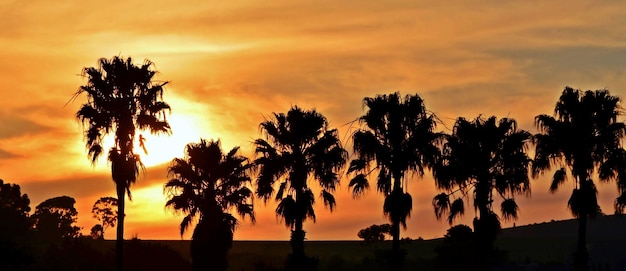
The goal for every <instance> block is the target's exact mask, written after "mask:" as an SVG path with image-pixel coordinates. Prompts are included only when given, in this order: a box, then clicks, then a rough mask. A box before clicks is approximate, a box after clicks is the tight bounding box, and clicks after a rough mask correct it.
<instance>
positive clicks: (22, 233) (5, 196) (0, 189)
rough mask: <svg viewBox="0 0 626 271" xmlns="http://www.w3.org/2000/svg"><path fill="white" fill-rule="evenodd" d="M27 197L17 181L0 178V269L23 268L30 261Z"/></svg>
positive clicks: (30, 248)
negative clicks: (6, 180) (11, 181)
mask: <svg viewBox="0 0 626 271" xmlns="http://www.w3.org/2000/svg"><path fill="white" fill-rule="evenodd" d="M29 213H30V199H29V198H28V195H26V194H22V191H21V189H20V186H19V185H17V184H11V183H4V180H2V179H0V269H1V270H23V268H22V267H23V265H24V263H25V262H30V261H32V260H33V256H34V255H32V253H31V250H32V247H31V245H32V240H31V239H32V234H31V231H30V229H31V227H32V222H31V220H30V218H29Z"/></svg>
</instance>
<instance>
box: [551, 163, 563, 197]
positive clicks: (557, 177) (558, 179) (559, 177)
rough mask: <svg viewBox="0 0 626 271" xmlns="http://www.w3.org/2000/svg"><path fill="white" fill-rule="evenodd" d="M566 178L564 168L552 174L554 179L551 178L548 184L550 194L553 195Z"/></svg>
mask: <svg viewBox="0 0 626 271" xmlns="http://www.w3.org/2000/svg"><path fill="white" fill-rule="evenodd" d="M566 178H567V173H566V171H565V168H560V169H558V170H556V171H555V172H554V177H552V183H551V184H550V193H555V192H556V191H557V189H558V188H559V186H560V185H561V184H563V183H564V182H565V180H566Z"/></svg>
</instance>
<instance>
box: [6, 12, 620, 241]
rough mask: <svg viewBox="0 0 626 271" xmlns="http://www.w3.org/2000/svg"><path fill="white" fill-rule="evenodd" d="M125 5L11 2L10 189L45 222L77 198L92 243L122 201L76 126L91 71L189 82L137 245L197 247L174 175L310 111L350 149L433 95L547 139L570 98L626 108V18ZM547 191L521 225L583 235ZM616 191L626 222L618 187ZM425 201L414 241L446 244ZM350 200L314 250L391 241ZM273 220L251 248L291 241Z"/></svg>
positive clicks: (261, 222) (149, 172)
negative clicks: (576, 92) (178, 210)
mask: <svg viewBox="0 0 626 271" xmlns="http://www.w3.org/2000/svg"><path fill="white" fill-rule="evenodd" d="M118 2H119V3H115V4H110V3H106V4H105V2H102V1H92V0H89V1H80V2H76V1H67V0H57V1H41V0H32V1H16V0H13V1H12V0H0V18H2V19H1V20H0V89H1V91H2V92H1V93H2V96H1V98H0V178H2V179H4V180H5V182H12V183H18V184H20V185H21V186H22V190H23V192H25V193H27V194H28V195H29V197H30V198H31V201H32V203H31V207H32V208H34V207H35V206H36V205H37V204H39V203H40V202H41V201H43V200H45V199H47V198H50V197H54V196H60V195H68V196H72V197H74V198H76V200H77V206H78V210H79V213H80V216H79V220H78V223H79V225H80V226H82V227H83V230H84V232H88V231H89V229H90V228H91V226H93V224H94V223H95V220H93V219H92V218H91V215H90V210H91V205H92V204H93V203H94V202H95V201H96V199H98V198H99V197H102V196H114V194H115V192H114V186H113V183H112V181H111V180H110V176H109V174H110V173H109V168H108V167H107V164H106V161H104V159H102V161H101V162H100V163H99V164H97V165H96V166H95V167H92V166H91V165H90V164H89V161H88V159H87V156H86V152H85V149H84V143H83V138H82V133H81V127H80V125H79V123H78V122H77V121H76V120H75V119H74V113H75V112H76V111H77V109H78V106H79V105H80V104H81V103H82V102H84V99H79V100H78V101H76V102H73V103H69V104H67V105H66V103H67V102H68V101H69V99H70V98H71V96H72V94H73V93H74V92H75V91H76V90H77V88H78V87H79V86H80V85H81V84H83V83H84V82H85V81H84V80H83V78H81V77H80V76H79V74H80V72H81V69H82V68H83V67H85V66H94V65H96V60H97V59H98V58H100V57H106V58H110V57H111V56H114V55H121V56H132V57H133V58H134V59H135V60H136V61H137V62H138V63H140V62H142V61H143V59H145V58H148V59H150V60H152V61H153V62H154V63H156V69H157V70H158V71H159V72H160V73H159V74H158V78H157V79H160V80H169V81H171V82H172V83H171V84H170V85H168V86H169V88H168V89H167V90H166V93H165V96H164V98H165V100H166V101H168V102H169V103H170V105H171V106H172V108H173V111H172V114H171V116H170V120H171V125H172V127H173V132H174V134H173V135H172V136H171V137H169V138H168V137H164V138H158V139H155V138H150V139H149V142H148V144H149V146H148V148H149V151H150V155H148V157H146V158H145V161H146V163H147V164H148V168H147V169H146V174H145V175H144V176H143V177H141V178H140V179H139V180H138V182H137V184H136V185H135V186H134V187H133V188H132V191H133V201H132V202H130V203H128V205H127V206H128V210H127V219H126V231H125V234H126V238H130V237H132V236H134V235H137V236H138V237H139V238H142V239H178V238H180V236H179V234H178V232H179V231H178V224H179V222H180V220H181V219H182V217H181V216H178V215H176V214H174V213H172V212H171V211H169V210H166V209H164V207H163V205H164V202H165V196H164V195H163V193H162V187H163V183H164V182H165V181H166V175H165V172H166V167H167V164H164V163H167V162H168V161H169V160H171V158H173V157H176V156H178V157H180V156H182V151H183V147H184V145H185V144H186V143H188V142H192V141H197V140H198V139H199V138H200V137H203V138H207V139H211V138H221V140H222V143H223V147H224V148H231V147H233V146H235V145H240V146H241V147H242V150H243V151H244V152H245V153H246V154H250V153H251V151H252V144H251V142H252V140H254V139H255V138H257V137H259V136H261V135H260V134H259V130H258V124H259V123H260V122H261V121H263V120H264V117H265V116H269V115H270V114H271V113H272V112H286V111H287V110H288V109H289V108H290V106H292V105H298V106H300V107H303V108H312V107H315V108H317V110H318V111H320V112H321V113H322V114H324V115H325V116H326V117H327V118H328V119H329V121H330V123H331V126H333V127H339V128H340V131H341V134H342V135H345V134H346V133H347V132H348V127H347V126H344V124H345V123H348V122H350V121H352V120H354V119H356V118H357V117H359V116H360V115H361V114H363V113H364V111H363V108H362V103H361V101H362V99H363V97H366V96H373V95H375V94H378V93H390V92H393V91H401V92H402V93H403V94H408V93H419V94H420V95H421V96H422V97H423V98H424V99H425V100H426V106H427V108H428V109H429V110H432V111H434V112H436V113H437V114H438V115H439V116H440V118H441V119H442V120H443V121H444V122H445V126H441V127H440V128H441V129H442V130H445V131H448V132H449V128H450V127H452V125H453V121H454V119H455V118H456V117H458V116H464V117H467V118H474V117H476V116H477V115H479V114H482V115H485V116H489V115H496V116H498V117H507V116H508V117H512V118H515V119H517V120H518V122H519V123H520V126H521V128H524V129H528V130H530V131H531V132H533V133H534V132H536V130H535V128H534V126H533V117H534V116H535V115H537V114H542V113H551V112H552V110H553V108H554V103H555V102H556V100H557V98H558V96H559V95H560V92H561V91H562V90H563V88H564V86H566V85H569V86H572V87H574V88H580V89H584V90H586V89H599V88H605V87H606V88H608V89H609V90H611V93H612V94H615V95H619V96H621V97H626V2H623V1H603V2H602V3H601V4H596V1H542V2H541V3H539V2H535V1H529V2H528V3H527V2H524V1H384V3H383V1H271V2H267V1H266V2H264V3H263V4H257V3H255V2H253V1H184V2H179V1H163V0H155V1H118ZM346 138H347V137H346ZM549 175H550V174H549ZM547 179H548V178H541V179H538V180H533V181H532V185H533V186H532V190H533V194H532V198H531V199H520V200H519V202H518V204H519V205H520V208H521V214H520V219H519V220H518V221H517V222H516V223H517V224H518V225H521V224H528V223H534V222H542V221H549V220H550V219H566V218H570V217H571V216H570V214H569V212H568V210H567V208H566V202H567V198H568V196H569V193H570V191H571V190H570V186H571V183H568V184H566V186H564V188H563V189H562V190H560V191H559V192H558V193H556V194H554V195H552V194H550V193H548V192H547V190H548V186H549V182H548V181H547ZM599 189H600V198H601V207H602V209H603V210H604V211H605V212H606V213H612V212H613V207H612V201H613V199H614V198H615V196H616V191H615V190H616V189H615V185H614V184H600V185H599ZM410 193H411V194H412V195H413V199H414V206H413V212H412V217H411V219H410V220H409V223H408V229H407V230H406V231H404V232H403V233H402V236H409V237H411V238H417V237H419V236H421V237H424V238H434V237H439V236H442V235H443V234H444V233H445V230H446V229H447V228H448V227H449V226H448V224H447V223H445V222H443V221H442V222H440V221H436V220H435V216H434V212H433V210H432V206H431V199H432V197H433V196H434V195H435V194H436V191H435V189H434V186H433V181H432V177H430V176H428V175H427V176H426V177H425V179H424V180H421V181H418V182H417V181H416V182H411V183H410ZM336 197H337V203H338V206H337V210H336V211H335V212H333V213H330V212H329V211H328V210H325V209H324V208H323V206H322V205H321V204H320V205H319V206H317V208H316V212H317V215H318V219H317V223H315V224H313V223H312V222H307V223H306V224H305V229H306V230H307V238H308V239H311V240H321V239H356V238H357V236H356V233H357V232H358V230H359V229H361V228H364V227H366V226H369V225H371V224H375V223H376V224H381V223H385V219H384V217H383V215H382V197H381V195H379V194H377V193H375V191H369V192H368V193H367V195H366V196H365V197H364V198H362V199H359V200H352V199H351V198H350V194H349V191H348V189H347V182H344V183H343V185H342V186H341V187H340V188H339V190H338V191H337V194H336ZM255 208H256V212H257V223H256V224H255V225H251V224H250V223H249V221H243V223H242V225H241V227H239V228H238V229H237V232H236V233H235V238H236V239H279V240H287V239H289V231H288V230H287V229H286V228H285V227H284V226H283V225H282V224H281V223H279V222H278V220H277V219H276V218H275V216H274V203H269V204H268V205H267V206H264V205H263V204H262V203H261V202H256V205H255ZM468 209H470V210H471V208H468ZM472 217H473V213H472V211H469V212H468V213H467V214H466V215H465V217H464V219H462V220H460V221H458V222H460V223H465V224H471V218H472ZM510 225H512V222H508V223H505V226H510ZM113 236H114V231H113V230H109V232H107V238H113ZM189 237H190V234H186V235H185V238H189Z"/></svg>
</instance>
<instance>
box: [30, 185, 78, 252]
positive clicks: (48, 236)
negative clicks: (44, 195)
mask: <svg viewBox="0 0 626 271" xmlns="http://www.w3.org/2000/svg"><path fill="white" fill-rule="evenodd" d="M74 204H76V200H75V199H74V198H72V197H68V196H60V197H54V198H50V199H47V200H45V201H44V202H42V203H40V204H39V205H37V207H35V213H34V214H33V215H32V216H31V218H32V220H33V224H34V227H35V233H36V234H37V236H38V238H41V239H45V240H47V241H48V242H50V243H55V244H56V243H59V242H61V241H62V240H64V239H70V238H78V237H79V236H80V228H79V227H78V226H76V225H75V223H76V220H77V219H78V211H76V208H75V207H74Z"/></svg>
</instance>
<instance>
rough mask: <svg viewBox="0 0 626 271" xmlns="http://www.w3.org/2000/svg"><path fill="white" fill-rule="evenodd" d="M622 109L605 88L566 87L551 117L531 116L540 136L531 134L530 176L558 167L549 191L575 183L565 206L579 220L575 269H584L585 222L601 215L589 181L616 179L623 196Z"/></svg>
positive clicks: (592, 184)
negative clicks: (533, 136)
mask: <svg viewBox="0 0 626 271" xmlns="http://www.w3.org/2000/svg"><path fill="white" fill-rule="evenodd" d="M621 110H622V108H621V106H620V99H619V98H618V97H616V96H611V95H610V93H609V91H608V90H606V89H603V90H596V91H591V90H588V91H585V92H582V91H581V90H574V89H572V88H570V87H566V88H565V90H563V93H562V94H561V97H560V98H559V100H558V102H557V103H556V106H555V108H554V116H549V115H538V116H536V117H535V123H536V125H537V127H538V128H539V130H540V133H539V134H537V135H535V144H536V150H535V159H534V163H533V175H534V176H538V175H539V174H541V173H544V172H546V171H548V170H550V169H551V168H552V167H557V170H556V171H555V173H554V177H553V179H552V184H551V185H550V191H551V192H555V191H556V190H557V189H558V187H559V186H560V185H561V184H562V183H564V182H565V180H567V179H572V180H573V181H574V190H573V191H572V195H571V197H570V199H569V201H568V207H569V209H570V210H571V211H572V215H574V217H577V218H578V242H577V249H576V253H575V269H576V270H587V248H586V244H585V242H586V231H587V229H586V228H587V217H588V216H590V217H593V216H594V215H595V214H597V213H598V212H599V211H600V207H599V206H598V203H597V196H596V194H597V190H596V187H595V184H594V180H593V179H594V176H598V177H597V178H599V179H600V180H603V181H609V180H612V179H615V178H617V180H618V185H619V186H620V187H621V188H622V191H623V188H624V187H625V186H624V184H626V182H624V178H625V176H626V174H624V173H623V172H624V171H623V169H624V168H625V167H624V163H625V161H626V159H625V157H626V156H625V155H624V150H623V148H622V143H621V142H622V139H623V138H624V132H625V131H626V126H625V125H624V123H622V122H618V121H617V118H618V116H619V115H621ZM620 168H621V169H622V170H620ZM596 172H597V173H599V174H598V175H595V173H596ZM620 198H621V199H622V200H623V198H622V197H620ZM620 198H618V200H617V201H616V208H617V209H618V210H619V207H620V203H622V204H623V203H624V202H623V201H620ZM622 206H623V205H622Z"/></svg>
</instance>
